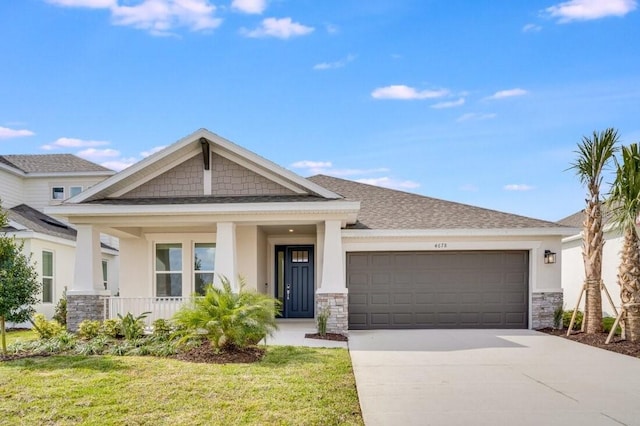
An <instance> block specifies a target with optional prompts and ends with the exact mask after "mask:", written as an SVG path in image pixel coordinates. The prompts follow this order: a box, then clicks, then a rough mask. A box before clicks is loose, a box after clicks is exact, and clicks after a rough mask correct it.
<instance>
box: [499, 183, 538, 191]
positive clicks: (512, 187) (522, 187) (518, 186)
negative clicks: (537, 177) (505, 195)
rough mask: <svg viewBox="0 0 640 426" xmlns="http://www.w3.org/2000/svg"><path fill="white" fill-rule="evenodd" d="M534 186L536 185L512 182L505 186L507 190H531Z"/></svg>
mask: <svg viewBox="0 0 640 426" xmlns="http://www.w3.org/2000/svg"><path fill="white" fill-rule="evenodd" d="M534 188H535V187H533V186H531V185H526V184H523V183H511V184H509V185H505V186H504V187H503V189H504V190H505V191H531V190H532V189H534Z"/></svg>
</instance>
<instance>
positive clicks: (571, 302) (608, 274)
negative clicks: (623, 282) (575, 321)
mask: <svg viewBox="0 0 640 426" xmlns="http://www.w3.org/2000/svg"><path fill="white" fill-rule="evenodd" d="M583 221H584V210H580V211H579V212H577V213H574V214H572V215H571V216H567V217H565V218H564V219H562V220H560V221H558V223H560V224H562V225H566V226H570V227H573V228H577V231H578V232H576V233H575V234H574V235H570V236H567V237H566V238H563V240H562V288H563V290H564V305H565V309H566V310H572V309H574V308H575V307H576V303H577V301H578V296H579V295H580V292H581V291H582V286H583V285H584V275H585V274H584V261H583V259H582V232H580V231H582V223H583ZM603 222H604V223H603V225H604V241H605V243H604V247H603V249H602V281H603V282H604V285H605V286H606V287H607V290H608V291H609V294H610V295H611V298H612V299H613V303H614V305H615V306H616V308H617V309H620V306H621V302H620V286H619V285H618V267H619V266H620V252H621V251H622V245H623V243H624V238H623V236H622V232H621V231H618V230H612V227H611V224H609V223H608V220H607V215H606V214H604V215H603ZM584 299H585V295H583V296H582V301H581V302H580V310H584ZM602 310H603V312H604V313H605V314H606V315H610V316H615V313H614V311H613V309H612V308H611V304H610V303H609V300H608V299H607V296H606V295H605V294H604V293H602Z"/></svg>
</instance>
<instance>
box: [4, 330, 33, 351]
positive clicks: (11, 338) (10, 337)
mask: <svg viewBox="0 0 640 426" xmlns="http://www.w3.org/2000/svg"><path fill="white" fill-rule="evenodd" d="M37 338H38V333H36V332H35V331H33V330H15V331H14V330H12V331H7V346H9V345H10V344H12V343H14V342H17V341H18V340H25V341H26V340H35V339H37ZM0 354H1V352H0Z"/></svg>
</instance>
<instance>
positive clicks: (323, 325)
mask: <svg viewBox="0 0 640 426" xmlns="http://www.w3.org/2000/svg"><path fill="white" fill-rule="evenodd" d="M330 313H331V312H330V311H329V308H326V307H325V308H323V309H322V310H321V311H320V312H318V324H317V325H318V334H319V335H321V336H324V335H326V334H327V321H329V315H330Z"/></svg>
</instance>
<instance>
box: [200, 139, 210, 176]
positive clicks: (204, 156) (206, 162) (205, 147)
mask: <svg viewBox="0 0 640 426" xmlns="http://www.w3.org/2000/svg"><path fill="white" fill-rule="evenodd" d="M200 144H201V145H202V160H203V161H204V169H205V170H209V169H210V168H211V154H210V153H209V150H210V147H209V141H208V140H207V139H206V138H200Z"/></svg>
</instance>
